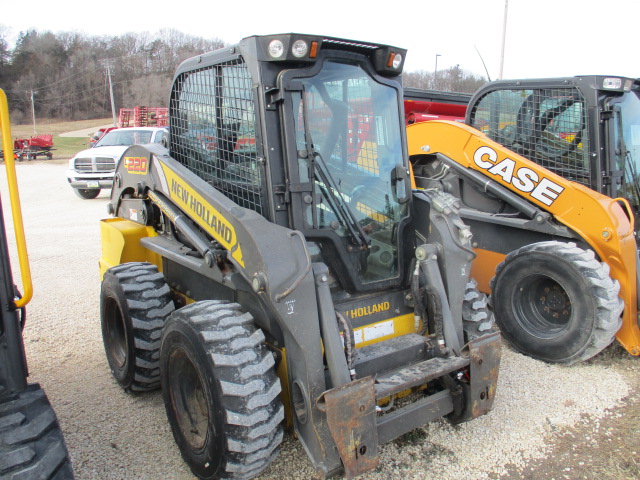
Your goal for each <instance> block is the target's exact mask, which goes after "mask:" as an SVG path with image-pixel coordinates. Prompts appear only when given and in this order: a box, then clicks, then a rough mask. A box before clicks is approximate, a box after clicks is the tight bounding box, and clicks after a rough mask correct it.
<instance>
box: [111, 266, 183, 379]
mask: <svg viewBox="0 0 640 480" xmlns="http://www.w3.org/2000/svg"><path fill="white" fill-rule="evenodd" d="M174 310H175V306H174V304H173V299H172V296H171V290H170V289H169V286H168V285H167V283H166V282H165V279H164V277H163V275H162V274H161V273H159V272H158V268H157V267H156V266H155V265H152V264H150V263H123V264H122V265H118V266H116V267H113V268H110V269H109V270H107V271H106V272H105V275H104V279H103V281H102V287H101V290H100V319H101V324H102V340H103V343H104V349H105V353H106V354H107V360H108V362H109V368H110V369H111V373H112V374H113V376H114V378H115V379H116V380H117V382H118V383H119V384H120V385H121V386H122V387H123V388H124V389H125V390H127V391H137V392H141V391H147V390H153V389H156V388H158V387H159V386H160V364H159V358H160V338H161V336H162V328H163V327H164V324H165V322H166V320H167V318H169V315H170V314H171V312H173V311H174Z"/></svg>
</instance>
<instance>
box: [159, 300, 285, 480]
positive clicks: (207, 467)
mask: <svg viewBox="0 0 640 480" xmlns="http://www.w3.org/2000/svg"><path fill="white" fill-rule="evenodd" d="M264 339H265V337H264V334H263V333H262V330H260V329H257V328H256V327H255V325H254V322H253V317H251V315H250V314H242V312H241V311H240V305H238V304H235V303H228V302H223V301H213V300H212V301H202V302H197V303H193V304H191V305H187V306H186V307H183V308H181V309H179V310H176V311H175V312H174V313H173V314H172V315H171V317H170V319H169V320H168V321H167V324H166V326H165V328H164V331H163V335H162V347H161V351H160V372H161V376H162V396H163V397H164V404H165V408H166V410H167V416H168V418H169V423H170V425H171V429H172V431H173V436H174V438H175V441H176V443H177V444H178V446H179V447H180V452H181V453H182V457H183V458H184V460H185V461H186V462H187V464H188V465H189V467H190V468H191V471H192V472H193V473H194V474H195V475H196V476H197V477H198V478H201V479H217V478H242V479H246V478H254V477H255V476H257V475H259V474H260V472H262V471H263V470H264V469H266V468H267V467H268V466H269V465H270V464H271V462H272V461H273V459H274V458H275V456H276V455H277V448H278V446H279V445H280V443H281V442H282V438H283V428H282V420H283V418H284V408H283V406H282V404H281V402H280V399H279V397H278V395H279V393H280V391H281V386H280V381H279V379H278V377H277V376H276V374H275V368H274V364H275V361H274V358H273V355H272V354H271V353H270V352H269V351H268V350H267V348H266V346H265V345H264Z"/></svg>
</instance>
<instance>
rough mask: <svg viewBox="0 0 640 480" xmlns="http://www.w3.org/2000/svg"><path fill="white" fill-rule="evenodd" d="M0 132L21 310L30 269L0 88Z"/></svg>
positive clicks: (28, 288)
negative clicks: (13, 232) (20, 285)
mask: <svg viewBox="0 0 640 480" xmlns="http://www.w3.org/2000/svg"><path fill="white" fill-rule="evenodd" d="M0 129H1V130H0V131H2V149H3V150H4V164H5V165H6V166H7V183H8V185H9V198H10V200H11V214H12V215H13V228H14V230H15V235H16V246H17V249H18V261H19V263H20V274H21V276H22V289H23V292H22V298H20V299H16V300H15V301H14V303H15V306H16V308H22V307H24V306H25V305H26V304H27V303H29V302H30V301H31V297H33V284H32V283H31V268H30V267H29V257H28V255H27V242H26V240H25V236H24V224H23V222H22V209H21V208H20V194H19V192H18V179H17V176H16V164H15V160H14V158H13V142H12V141H11V124H10V122H9V104H8V103H7V95H6V94H5V93H4V90H2V89H1V88H0Z"/></svg>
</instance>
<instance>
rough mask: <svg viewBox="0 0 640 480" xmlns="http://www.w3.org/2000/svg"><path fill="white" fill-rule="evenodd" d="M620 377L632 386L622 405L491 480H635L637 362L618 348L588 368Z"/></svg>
mask: <svg viewBox="0 0 640 480" xmlns="http://www.w3.org/2000/svg"><path fill="white" fill-rule="evenodd" d="M587 363H590V364H594V365H603V366H607V367H609V368H611V369H614V370H616V371H617V372H619V373H621V374H622V375H623V377H624V378H625V379H626V380H627V382H628V383H629V384H630V385H631V386H632V390H631V394H630V395H629V396H627V397H626V398H624V399H623V402H622V405H621V406H619V407H617V408H614V409H608V410H607V411H606V413H605V415H603V416H602V417H600V418H593V417H590V416H584V417H583V418H582V419H581V421H580V422H578V423H577V424H576V425H575V426H573V427H571V428H562V429H558V430H557V431H555V432H553V434H552V435H549V437H548V438H547V447H546V455H545V456H544V458H543V459H540V460H536V461H532V462H530V463H529V464H528V465H527V466H526V468H524V469H523V470H521V471H519V470H518V469H515V468H512V467H511V468H509V473H508V474H506V475H502V476H498V477H493V476H492V477H491V478H494V479H500V480H508V479H512V478H520V479H522V480H542V479H549V480H552V479H553V480H561V479H563V480H634V479H640V359H639V358H637V357H632V356H630V355H629V354H628V353H627V352H626V351H625V350H624V349H623V348H622V347H621V346H620V345H619V344H617V343H616V344H613V345H611V346H610V347H609V348H608V349H607V350H605V351H604V352H602V353H601V354H600V355H598V356H596V357H595V358H593V359H591V360H590V361H589V362H587Z"/></svg>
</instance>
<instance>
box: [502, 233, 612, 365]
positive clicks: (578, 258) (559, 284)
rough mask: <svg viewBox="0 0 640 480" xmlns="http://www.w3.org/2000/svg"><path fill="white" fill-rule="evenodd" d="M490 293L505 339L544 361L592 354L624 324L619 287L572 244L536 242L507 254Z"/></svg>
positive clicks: (588, 253) (592, 258)
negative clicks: (621, 316) (621, 315)
mask: <svg viewBox="0 0 640 480" xmlns="http://www.w3.org/2000/svg"><path fill="white" fill-rule="evenodd" d="M491 290H492V294H491V304H492V306H493V309H494V312H495V315H496V322H497V323H498V326H499V327H500V330H501V332H502V335H503V337H504V338H506V339H507V341H509V343H511V345H513V347H514V348H516V349H517V350H518V351H520V352H522V353H524V354H526V355H529V356H531V357H534V358H537V359H540V360H544V361H546V362H551V363H566V364H572V363H576V362H580V361H583V360H586V359H588V358H590V357H592V356H594V355H596V354H597V353H598V352H600V351H601V350H602V349H603V348H605V347H606V346H607V345H609V344H610V343H611V341H612V340H613V337H614V335H615V334H616V332H617V331H618V329H619V328H620V325H621V322H622V320H621V318H620V314H621V312H622V309H623V302H622V300H621V299H620V298H619V297H618V292H619V290H620V285H619V283H618V282H617V281H614V280H612V279H611V277H610V276H609V266H608V265H607V264H605V263H600V262H598V261H597V260H596V258H595V254H594V253H593V251H591V250H583V249H582V248H579V247H577V246H576V244H575V243H562V242H540V243H534V244H531V245H526V246H524V247H522V248H520V249H518V250H515V251H513V252H511V253H509V254H508V255H507V257H506V258H505V261H504V262H502V263H501V264H500V265H498V268H497V269H496V276H495V277H494V278H493V279H492V280H491Z"/></svg>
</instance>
